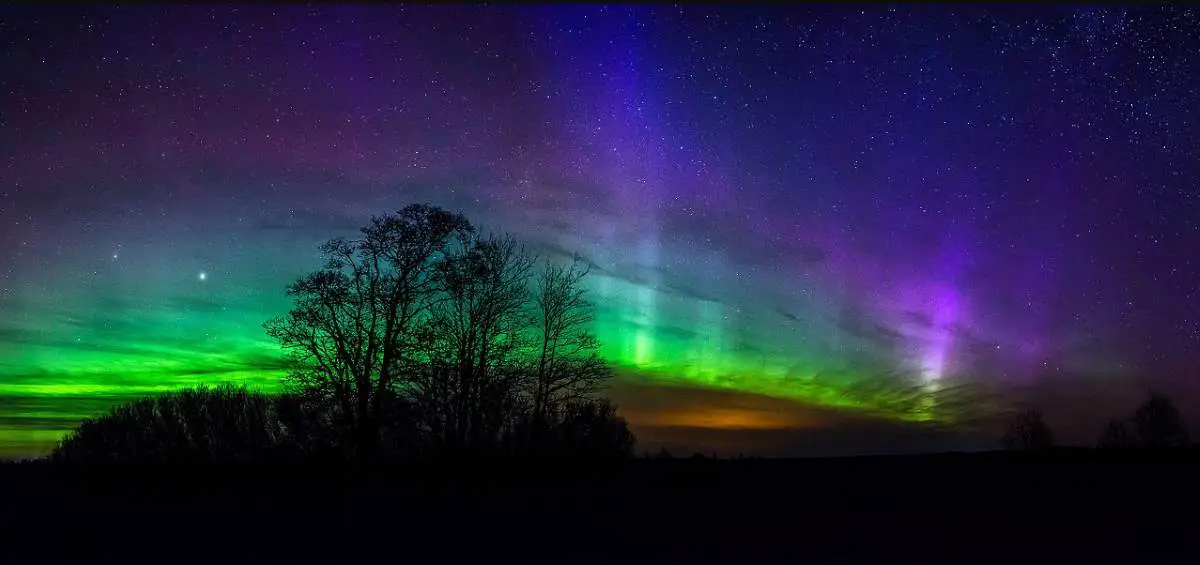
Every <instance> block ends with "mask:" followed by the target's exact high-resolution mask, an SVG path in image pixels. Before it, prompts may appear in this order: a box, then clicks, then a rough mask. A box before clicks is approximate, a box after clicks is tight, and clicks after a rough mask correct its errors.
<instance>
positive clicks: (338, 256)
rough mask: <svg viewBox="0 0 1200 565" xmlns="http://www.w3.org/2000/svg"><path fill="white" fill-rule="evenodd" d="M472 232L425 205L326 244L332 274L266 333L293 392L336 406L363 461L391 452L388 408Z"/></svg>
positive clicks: (301, 285)
mask: <svg viewBox="0 0 1200 565" xmlns="http://www.w3.org/2000/svg"><path fill="white" fill-rule="evenodd" d="M472 231H473V228H472V227H471V225H470V223H469V222H468V221H467V220H466V218H464V217H463V216H461V215H459V214H451V213H450V212H447V211H445V210H442V209H440V208H437V207H434V206H429V205H424V204H413V205H410V206H407V207H405V208H403V209H402V210H400V211H398V212H396V213H393V214H387V215H384V216H382V217H377V218H373V219H372V220H371V225H370V226H368V227H365V228H363V229H362V230H361V236H360V237H359V238H356V239H344V238H338V239H334V240H331V241H329V242H327V243H325V244H324V245H323V246H322V247H321V252H322V254H323V255H324V257H325V259H326V265H325V267H324V268H323V269H321V270H319V271H316V272H314V273H311V274H308V275H305V276H303V277H301V278H300V279H299V280H297V281H296V282H295V283H293V284H292V285H291V286H289V287H288V296H290V297H292V299H293V300H294V303H295V305H294V307H293V308H292V310H291V311H290V312H289V313H288V315H287V316H285V317H281V318H276V319H273V320H269V321H268V322H267V323H266V324H265V327H266V330H267V333H268V334H269V335H270V336H272V337H274V338H275V339H276V340H278V341H279V343H280V345H281V346H282V347H283V348H284V349H285V350H286V351H288V352H289V354H290V355H291V359H292V361H293V362H294V366H295V368H294V370H293V371H292V372H291V374H290V375H289V376H288V382H289V384H291V385H292V386H294V387H295V388H296V389H298V390H300V391H303V392H304V393H305V394H306V395H308V396H310V397H312V398H313V399H314V400H317V401H320V402H324V403H326V404H328V405H329V409H330V413H332V414H334V415H335V417H336V418H337V419H338V420H339V422H338V424H339V425H340V426H341V427H342V428H344V429H347V430H349V431H350V435H351V437H353V438H354V441H353V445H354V451H355V454H356V456H357V457H359V458H360V459H371V458H374V457H375V456H377V455H378V452H379V450H380V448H381V445H382V437H381V429H382V422H381V421H380V417H381V415H382V411H383V408H382V405H383V402H384V399H385V398H387V395H388V391H389V390H390V389H391V388H392V387H393V386H395V385H396V383H397V381H398V380H399V378H400V376H401V373H402V372H403V367H404V366H405V364H406V363H407V362H409V361H411V360H412V358H413V357H414V355H415V348H416V345H417V344H416V334H417V331H416V330H417V329H418V327H419V325H420V323H421V322H422V320H423V319H424V318H425V317H426V316H427V315H428V313H429V310H430V309H431V308H432V306H433V304H434V303H435V302H436V301H437V300H438V299H439V298H440V296H439V294H438V290H439V288H438V285H437V281H436V279H435V276H434V275H435V270H436V267H437V265H439V264H440V263H441V262H442V259H443V256H444V252H445V249H446V246H447V244H448V243H449V241H450V240H451V238H452V237H454V236H464V235H466V234H469V233H471V232H472Z"/></svg>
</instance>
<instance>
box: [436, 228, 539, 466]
mask: <svg viewBox="0 0 1200 565" xmlns="http://www.w3.org/2000/svg"><path fill="white" fill-rule="evenodd" d="M532 266H533V259H532V257H531V256H530V254H528V253H527V252H526V251H525V250H524V249H523V248H522V247H520V246H519V245H518V244H517V242H516V240H515V239H514V238H513V237H511V236H507V235H505V236H498V237H497V236H489V237H486V238H483V237H477V236H471V237H463V238H461V239H460V245H459V251H458V252H457V253H453V254H451V255H450V256H449V257H448V259H447V260H446V261H444V262H443V263H442V264H441V265H439V268H438V271H437V280H438V281H439V285H440V288H441V289H442V292H444V294H445V300H443V301H442V302H440V303H439V304H438V305H437V306H436V307H435V308H433V310H432V312H433V317H432V323H431V325H430V334H429V336H428V340H429V343H430V344H432V346H433V353H432V356H431V357H432V359H433V364H434V365H435V366H436V367H437V369H436V370H434V371H431V372H429V373H427V374H426V377H427V378H426V379H424V380H423V381H422V383H421V387H420V391H419V394H420V395H421V396H422V397H423V399H424V403H423V404H425V405H426V406H430V408H431V410H430V412H431V413H432V414H435V415H437V416H436V417H437V421H436V422H434V423H433V427H434V428H435V429H436V432H435V433H438V434H440V435H441V436H442V437H443V439H444V440H445V441H446V442H447V443H448V444H449V447H450V448H451V449H461V448H463V447H466V446H467V445H479V444H480V443H481V442H483V441H484V440H485V439H486V440H491V439H495V436H497V434H498V433H499V432H500V430H501V428H502V427H503V426H504V425H505V424H506V423H507V422H506V420H508V419H510V417H511V416H512V414H513V413H514V412H515V411H516V410H515V404H516V403H517V398H516V393H517V392H518V387H519V384H520V383H519V380H520V378H521V371H519V370H517V367H516V362H517V356H518V354H519V352H520V350H521V348H522V346H523V345H524V339H525V334H526V330H527V329H528V327H529V319H528V316H527V315H526V314H525V305H526V303H527V300H528V297H529V291H528V281H529V276H530V272H531V270H532ZM447 381H448V382H447Z"/></svg>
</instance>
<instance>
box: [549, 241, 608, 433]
mask: <svg viewBox="0 0 1200 565" xmlns="http://www.w3.org/2000/svg"><path fill="white" fill-rule="evenodd" d="M581 264H582V261H581V260H580V259H579V257H575V258H574V259H573V260H572V262H571V263H570V264H569V265H561V264H554V263H551V262H549V261H547V262H546V267H545V270H543V271H542V274H541V277H540V278H539V280H538V288H537V291H536V292H537V294H536V296H535V301H534V308H535V320H536V324H537V330H538V332H539V350H538V354H537V355H538V357H537V368H536V372H535V382H534V391H533V397H534V405H533V418H534V429H535V430H537V429H539V428H540V426H539V423H540V422H543V421H544V420H545V419H546V412H547V410H549V409H551V408H552V407H553V406H555V405H556V404H560V403H562V402H564V401H568V400H573V399H580V398H586V397H587V396H588V395H590V394H592V393H593V392H595V391H596V390H597V388H599V386H600V385H601V383H603V381H604V380H605V379H607V378H609V377H610V376H612V372H611V370H610V369H609V367H608V365H607V364H606V363H605V362H604V360H603V359H601V358H600V355H599V347H600V343H599V341H598V340H597V339H596V336H595V335H593V334H592V333H591V332H590V331H589V328H590V327H591V325H592V322H593V321H594V320H595V309H594V306H593V305H592V304H591V303H590V302H588V301H587V297H586V289H584V287H583V280H584V277H586V276H587V275H588V272H589V271H590V267H589V266H581Z"/></svg>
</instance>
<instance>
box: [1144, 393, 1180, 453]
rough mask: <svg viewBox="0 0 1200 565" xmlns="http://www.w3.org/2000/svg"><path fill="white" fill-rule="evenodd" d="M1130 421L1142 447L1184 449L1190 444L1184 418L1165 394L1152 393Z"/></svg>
mask: <svg viewBox="0 0 1200 565" xmlns="http://www.w3.org/2000/svg"><path fill="white" fill-rule="evenodd" d="M1130 421H1131V423H1132V424H1133V429H1134V432H1135V433H1136V438H1137V442H1138V444H1139V445H1141V446H1142V447H1151V448H1166V447H1182V446H1185V445H1187V443H1188V430H1187V426H1186V425H1184V423H1183V417H1182V416H1181V415H1180V413H1179V410H1178V409H1177V408H1175V404H1174V403H1172V402H1171V399H1169V398H1167V396H1166V395H1164V394H1160V393H1155V392H1151V393H1150V395H1149V396H1148V397H1147V398H1146V401H1145V402H1143V403H1142V405H1141V406H1139V407H1138V409H1137V410H1136V411H1135V412H1134V413H1133V417H1132V418H1131V419H1130Z"/></svg>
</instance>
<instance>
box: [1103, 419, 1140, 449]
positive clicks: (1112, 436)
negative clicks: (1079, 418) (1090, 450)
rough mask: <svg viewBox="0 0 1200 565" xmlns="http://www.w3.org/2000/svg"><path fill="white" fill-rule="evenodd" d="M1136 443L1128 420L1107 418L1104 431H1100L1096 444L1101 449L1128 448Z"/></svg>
mask: <svg viewBox="0 0 1200 565" xmlns="http://www.w3.org/2000/svg"><path fill="white" fill-rule="evenodd" d="M1135 445H1137V441H1136V440H1135V438H1134V436H1133V432H1132V431H1131V430H1130V426H1129V423H1128V422H1125V421H1124V420H1116V419H1114V420H1109V422H1108V424H1105V426H1104V431H1103V432H1101V433H1100V440H1099V442H1097V446H1098V447H1100V448H1101V449H1128V448H1130V447H1134V446H1135Z"/></svg>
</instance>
